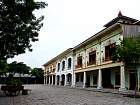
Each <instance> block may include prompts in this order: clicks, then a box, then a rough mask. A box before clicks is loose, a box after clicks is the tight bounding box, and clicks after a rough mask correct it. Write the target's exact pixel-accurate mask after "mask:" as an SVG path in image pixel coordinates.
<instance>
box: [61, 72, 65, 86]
mask: <svg viewBox="0 0 140 105" xmlns="http://www.w3.org/2000/svg"><path fill="white" fill-rule="evenodd" d="M61 78H62V81H61V85H62V86H64V83H65V75H64V74H63V75H62V76H61Z"/></svg>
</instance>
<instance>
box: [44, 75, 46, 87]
mask: <svg viewBox="0 0 140 105" xmlns="http://www.w3.org/2000/svg"><path fill="white" fill-rule="evenodd" d="M45 84H46V76H44V85H45Z"/></svg>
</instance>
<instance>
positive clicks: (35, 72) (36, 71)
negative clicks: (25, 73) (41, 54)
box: [31, 68, 44, 78]
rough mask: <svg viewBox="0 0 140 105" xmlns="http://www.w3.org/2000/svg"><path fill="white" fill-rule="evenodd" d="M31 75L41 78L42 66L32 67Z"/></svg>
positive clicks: (42, 74) (42, 73)
mask: <svg viewBox="0 0 140 105" xmlns="http://www.w3.org/2000/svg"><path fill="white" fill-rule="evenodd" d="M31 74H32V76H36V77H37V78H42V77H43V76H44V72H43V69H42V68H34V69H32V71H31Z"/></svg>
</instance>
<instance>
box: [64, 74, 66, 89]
mask: <svg viewBox="0 0 140 105" xmlns="http://www.w3.org/2000/svg"><path fill="white" fill-rule="evenodd" d="M64 86H67V74H65V83H64Z"/></svg>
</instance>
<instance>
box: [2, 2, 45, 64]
mask: <svg viewBox="0 0 140 105" xmlns="http://www.w3.org/2000/svg"><path fill="white" fill-rule="evenodd" d="M46 5H47V4H46V3H44V2H35V1H34V0H0V46H1V47H0V62H1V60H7V59H8V58H12V57H14V56H15V55H19V54H22V53H25V50H26V49H28V50H29V51H32V49H31V46H32V45H31V42H35V41H38V31H39V30H40V28H41V27H42V26H43V23H42V20H43V19H44V16H41V17H40V18H36V16H35V14H33V11H34V10H36V9H37V10H38V9H41V8H45V6H46Z"/></svg>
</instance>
